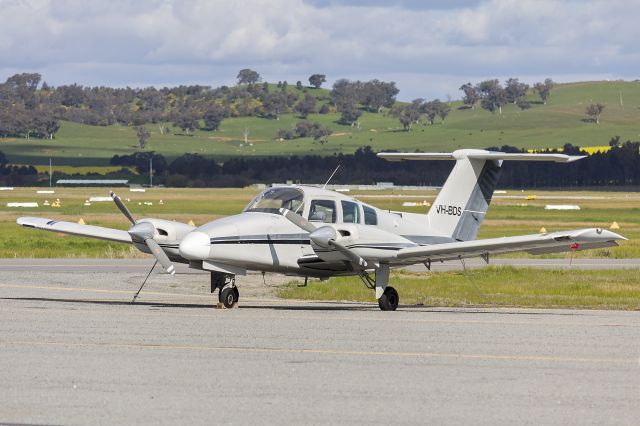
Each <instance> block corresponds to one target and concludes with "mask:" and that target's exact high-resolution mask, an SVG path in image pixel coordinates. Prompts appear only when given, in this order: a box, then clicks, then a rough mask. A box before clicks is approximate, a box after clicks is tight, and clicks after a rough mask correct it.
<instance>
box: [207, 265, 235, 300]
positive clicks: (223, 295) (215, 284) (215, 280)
mask: <svg viewBox="0 0 640 426" xmlns="http://www.w3.org/2000/svg"><path fill="white" fill-rule="evenodd" d="M216 289H218V290H219V291H218V302H219V303H218V306H219V307H222V306H224V307H225V308H234V307H236V306H238V300H239V299H240V292H239V291H238V287H236V276H235V275H231V274H224V273H222V272H214V271H211V293H213V292H214V291H215V290H216Z"/></svg>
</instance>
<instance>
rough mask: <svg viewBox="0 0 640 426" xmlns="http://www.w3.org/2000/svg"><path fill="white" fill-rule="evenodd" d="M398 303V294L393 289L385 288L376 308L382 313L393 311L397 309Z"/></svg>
mask: <svg viewBox="0 0 640 426" xmlns="http://www.w3.org/2000/svg"><path fill="white" fill-rule="evenodd" d="M399 302H400V298H399V297H398V292H397V291H396V289H395V288H393V287H387V288H385V289H384V293H382V296H381V297H380V299H378V306H380V309H382V310H383V311H395V310H396V309H397V308H398V303H399Z"/></svg>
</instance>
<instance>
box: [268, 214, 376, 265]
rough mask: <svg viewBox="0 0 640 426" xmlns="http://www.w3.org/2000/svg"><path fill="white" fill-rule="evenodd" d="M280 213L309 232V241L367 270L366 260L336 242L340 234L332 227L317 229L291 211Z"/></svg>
mask: <svg viewBox="0 0 640 426" xmlns="http://www.w3.org/2000/svg"><path fill="white" fill-rule="evenodd" d="M280 213H281V214H282V215H283V216H284V217H286V218H287V219H288V220H289V221H290V222H291V223H293V224H294V225H296V226H297V227H298V228H301V229H303V230H304V231H306V232H308V233H309V239H310V240H311V241H313V242H314V243H315V244H316V245H318V246H320V247H326V248H329V247H332V248H334V249H335V250H337V251H339V252H340V253H342V254H343V255H345V256H346V257H347V259H349V261H350V262H351V263H353V264H354V265H357V266H358V267H359V268H361V269H365V268H366V267H367V261H366V260H364V259H363V258H362V257H360V256H358V255H357V254H356V253H355V252H354V251H353V250H350V249H348V248H347V247H346V246H344V245H343V244H341V243H339V242H337V241H336V240H337V239H338V234H337V232H336V230H335V228H333V227H332V226H321V227H319V228H316V226H315V225H314V224H313V223H311V222H309V221H308V220H307V219H305V218H303V217H302V216H300V215H299V214H297V213H294V212H292V211H291V210H288V209H280Z"/></svg>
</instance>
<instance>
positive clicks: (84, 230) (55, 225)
mask: <svg viewBox="0 0 640 426" xmlns="http://www.w3.org/2000/svg"><path fill="white" fill-rule="evenodd" d="M16 222H17V223H18V225H21V226H24V227H27V228H35V229H42V230H44V231H51V232H61V233H63V234H70V235H78V236H82V237H90V238H98V239H101V240H107V241H116V242H119V243H129V244H131V236H130V235H129V233H128V232H127V231H122V230H120V229H113V228H104V227H102V226H93V225H81V224H79V223H74V222H64V221H57V220H52V219H46V218H42V217H20V218H18V220H16Z"/></svg>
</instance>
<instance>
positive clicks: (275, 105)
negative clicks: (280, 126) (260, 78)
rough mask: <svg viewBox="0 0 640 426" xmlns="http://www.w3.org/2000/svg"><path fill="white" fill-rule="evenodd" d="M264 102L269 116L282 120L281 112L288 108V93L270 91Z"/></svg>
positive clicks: (265, 110)
mask: <svg viewBox="0 0 640 426" xmlns="http://www.w3.org/2000/svg"><path fill="white" fill-rule="evenodd" d="M262 103H263V107H264V112H265V115H266V116H267V117H269V118H275V119H276V120H280V114H281V113H283V112H285V111H286V110H287V95H285V94H284V93H282V92H273V93H268V94H267V95H266V96H264V99H263V100H262Z"/></svg>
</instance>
